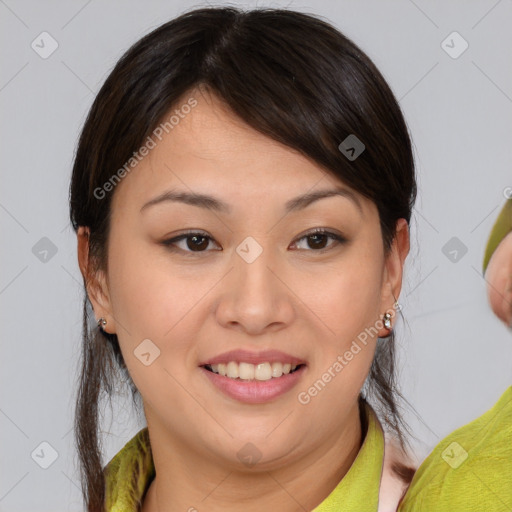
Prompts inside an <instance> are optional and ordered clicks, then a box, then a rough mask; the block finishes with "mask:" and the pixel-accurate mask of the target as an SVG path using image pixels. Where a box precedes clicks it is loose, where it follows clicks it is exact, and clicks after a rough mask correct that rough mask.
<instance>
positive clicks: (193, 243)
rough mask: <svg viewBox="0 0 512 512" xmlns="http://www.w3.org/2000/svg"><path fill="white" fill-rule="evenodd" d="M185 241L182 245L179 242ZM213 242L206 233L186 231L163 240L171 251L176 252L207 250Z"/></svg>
mask: <svg viewBox="0 0 512 512" xmlns="http://www.w3.org/2000/svg"><path fill="white" fill-rule="evenodd" d="M181 242H185V244H182V245H181V247H179V246H178V244H179V243H181ZM210 242H213V239H212V238H211V237H209V236H208V235H206V234H204V233H195V232H194V233H184V234H182V235H179V236H177V237H174V238H170V239H169V240H164V241H162V244H163V245H164V246H165V247H167V248H168V249H169V250H171V251H175V252H188V253H191V252H195V253H200V252H207V248H208V246H209V244H210Z"/></svg>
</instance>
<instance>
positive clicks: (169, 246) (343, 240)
mask: <svg viewBox="0 0 512 512" xmlns="http://www.w3.org/2000/svg"><path fill="white" fill-rule="evenodd" d="M314 235H325V236H327V237H328V238H331V239H332V240H335V241H336V242H337V243H335V244H331V246H329V247H325V248H322V249H299V250H306V251H308V252H316V253H321V254H323V253H324V252H327V251H329V250H331V249H332V248H333V245H334V247H336V246H337V245H340V244H344V243H346V242H347V239H346V238H344V237H342V236H341V235H338V234H336V233H332V232H331V231H327V230H325V229H322V228H315V229H314V230H312V231H310V232H309V233H306V234H305V235H303V236H301V237H300V238H298V239H297V240H296V241H295V242H294V244H295V243H297V242H299V241H301V240H303V239H307V238H309V237H311V236H314ZM193 236H199V237H201V238H207V239H209V240H210V241H213V239H212V238H211V237H210V236H208V235H207V234H206V233H204V232H201V231H189V232H187V233H183V234H181V235H179V236H177V237H174V238H169V239H168V240H163V241H162V242H161V243H162V245H164V246H165V247H166V248H167V249H169V250H170V251H172V252H183V253H188V254H190V255H191V256H192V255H194V254H201V253H204V252H208V251H207V250H204V251H190V250H184V249H180V248H177V247H174V244H176V243H177V242H180V241H182V240H186V239H187V238H192V237H193Z"/></svg>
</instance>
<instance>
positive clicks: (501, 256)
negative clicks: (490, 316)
mask: <svg viewBox="0 0 512 512" xmlns="http://www.w3.org/2000/svg"><path fill="white" fill-rule="evenodd" d="M485 280H486V282H487V294H488V297H489V302H490V304H491V307H492V310H493V311H494V313H495V314H496V316H497V317H498V318H499V319H500V320H501V321H502V322H505V323H506V324H507V325H511V323H512V231H511V232H510V233H509V234H508V235H507V236H506V237H505V238H504V239H503V240H502V241H501V242H500V244H499V245H498V247H497V248H496V250H495V251H494V253H493V255H492V257H491V259H490V260H489V264H488V266H487V270H486V272H485Z"/></svg>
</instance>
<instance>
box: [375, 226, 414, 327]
mask: <svg viewBox="0 0 512 512" xmlns="http://www.w3.org/2000/svg"><path fill="white" fill-rule="evenodd" d="M409 249H410V238H409V225H408V224H407V221H406V220H405V219H398V221H397V223H396V228H395V238H394V240H393V242H392V244H391V247H390V250H389V253H388V256H387V258H386V261H385V266H384V277H383V280H382V293H381V308H382V314H384V313H385V312H386V311H390V310H391V311H393V304H394V303H395V301H396V298H397V297H398V296H399V295H400V290H401V289H402V275H403V268H404V263H405V258H406V256H407V255H408V254H409ZM392 316H393V315H392ZM391 323H393V320H391ZM389 333H390V331H389V330H388V329H386V328H385V327H384V328H383V329H381V331H379V337H386V336H389Z"/></svg>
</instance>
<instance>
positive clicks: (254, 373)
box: [210, 361, 297, 380]
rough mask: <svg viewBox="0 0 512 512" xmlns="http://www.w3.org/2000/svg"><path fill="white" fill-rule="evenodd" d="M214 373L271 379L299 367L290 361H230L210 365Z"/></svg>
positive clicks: (246, 378) (232, 377) (235, 376)
mask: <svg viewBox="0 0 512 512" xmlns="http://www.w3.org/2000/svg"><path fill="white" fill-rule="evenodd" d="M210 368H211V369H212V372H213V373H218V374H219V375H222V376H223V377H229V378H230V379H242V380H270V379H272V378H274V379H275V378H278V377H281V376H282V375H286V374H288V373H290V372H292V371H293V370H295V369H296V368H297V365H296V364H294V365H292V364H290V363H284V364H283V363H259V364H256V365H254V364H251V363H243V362H242V363H237V362H236V361H230V362H229V363H228V364H224V363H219V364H212V365H210Z"/></svg>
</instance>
